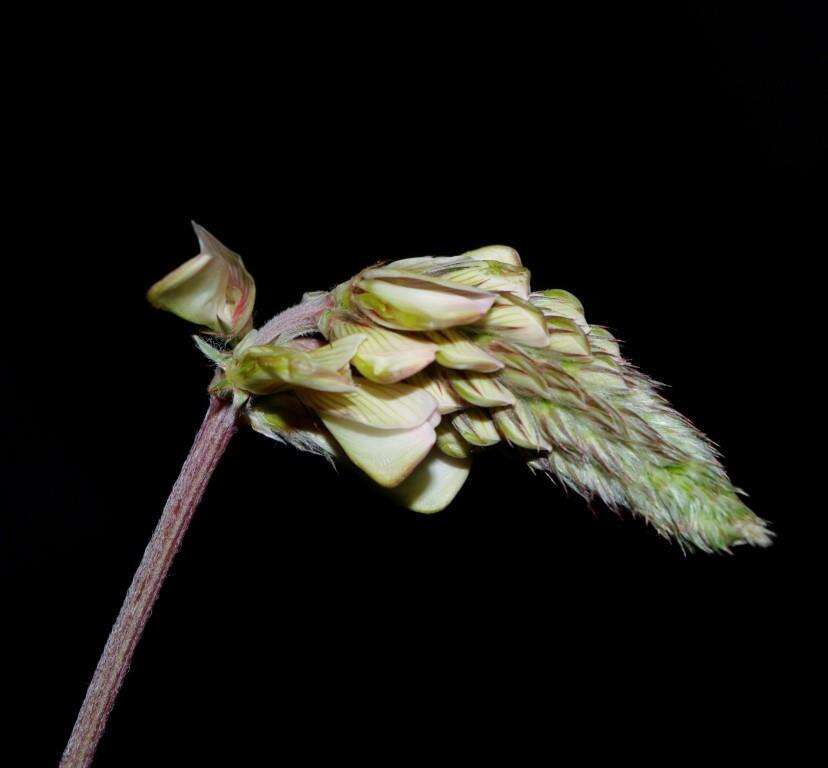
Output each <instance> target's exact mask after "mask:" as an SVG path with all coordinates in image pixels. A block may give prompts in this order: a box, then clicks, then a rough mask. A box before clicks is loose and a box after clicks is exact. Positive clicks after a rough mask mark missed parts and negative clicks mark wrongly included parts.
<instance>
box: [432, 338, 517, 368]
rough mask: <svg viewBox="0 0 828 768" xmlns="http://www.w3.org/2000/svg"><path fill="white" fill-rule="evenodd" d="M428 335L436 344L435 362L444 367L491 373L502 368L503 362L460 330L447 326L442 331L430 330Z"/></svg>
mask: <svg viewBox="0 0 828 768" xmlns="http://www.w3.org/2000/svg"><path fill="white" fill-rule="evenodd" d="M428 337H429V339H431V341H433V342H435V343H436V344H437V351H436V359H437V362H438V363H439V364H440V365H442V366H445V367H446V368H454V369H456V370H460V371H481V372H482V373H491V372H492V371H499V370H500V369H501V368H503V363H501V362H500V361H499V360H498V359H497V358H495V357H493V356H492V355H490V354H489V353H488V352H487V351H486V350H485V349H483V348H482V347H479V346H478V345H477V344H475V343H473V342H471V341H469V339H468V337H467V336H466V335H465V334H464V333H463V332H462V331H458V330H454V329H451V328H448V329H446V330H444V331H431V332H429V333H428Z"/></svg>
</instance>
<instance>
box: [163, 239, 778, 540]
mask: <svg viewBox="0 0 828 768" xmlns="http://www.w3.org/2000/svg"><path fill="white" fill-rule="evenodd" d="M199 236H200V242H201V244H202V248H203V249H204V248H205V243H207V246H208V249H207V252H206V253H205V254H200V255H199V256H198V257H196V259H193V260H191V261H190V262H188V263H187V264H185V265H183V266H182V267H180V268H179V269H178V270H176V271H175V272H173V273H172V274H171V275H170V276H168V277H167V278H165V279H164V280H162V281H161V282H160V283H158V284H157V285H156V286H154V287H153V289H151V291H150V298H151V300H152V301H153V303H154V304H156V305H157V306H162V307H164V308H166V309H169V310H170V311H173V312H175V313H176V314H179V315H181V316H182V317H185V318H187V319H190V320H193V321H195V322H200V323H202V324H204V325H206V326H207V327H208V328H209V329H210V330H211V331H212V332H213V333H216V334H219V335H223V336H225V337H226V338H228V339H234V338H238V337H240V336H242V335H243V333H244V331H245V327H246V324H248V322H249V318H250V311H251V310H252V298H253V295H254V288H253V285H252V280H249V283H248V282H247V280H248V278H249V275H248V274H247V272H246V271H245V270H244V267H243V265H242V264H241V260H240V259H239V257H238V256H236V254H232V252H229V251H227V249H224V248H223V246H220V244H217V241H215V240H213V239H212V238H209V236H208V235H206V233H204V232H203V230H201V231H200V232H199ZM227 254H230V256H229V257H228V256H227ZM188 265H191V266H190V267H188ZM222 272H224V273H226V274H225V275H224V277H222ZM188 281H189V284H190V285H189V286H188ZM205 286H206V287H205ZM189 288H192V290H189ZM211 291H212V293H211ZM317 330H318V334H313V335H308V336H303V337H300V338H296V339H293V338H287V339H283V338H276V339H275V340H273V341H270V342H268V343H264V344H262V343H258V342H259V338H258V335H257V332H256V331H250V332H249V333H247V334H246V335H244V337H243V338H242V340H241V341H240V342H239V343H238V344H236V346H235V348H234V349H233V350H232V352H221V351H219V350H216V349H215V348H213V347H211V346H208V345H206V344H205V343H204V342H201V344H200V346H201V347H202V349H203V350H204V351H205V353H206V354H208V355H209V356H210V357H211V358H212V359H213V360H214V361H215V362H216V363H217V364H218V366H219V367H220V369H221V370H222V371H223V377H222V378H221V380H220V382H219V384H218V385H217V387H218V388H219V389H221V388H226V389H228V390H231V391H232V392H233V395H234V397H235V398H236V400H237V404H238V405H239V407H241V408H244V412H245V415H246V418H247V419H248V421H249V423H250V424H251V426H252V427H253V428H254V429H255V430H257V431H259V432H261V433H263V434H266V435H268V436H270V437H273V438H276V439H279V440H283V441H286V442H289V443H291V444H293V445H295V446H297V447H299V448H301V449H303V450H310V451H313V452H315V453H320V454H324V455H328V456H331V457H339V456H341V455H342V454H344V455H345V456H347V457H348V459H350V461H351V462H353V463H354V464H355V465H356V466H357V467H359V468H360V469H362V470H363V471H364V472H365V473H366V474H367V475H368V476H369V477H371V478H372V479H373V480H374V481H376V482H377V483H378V484H380V485H381V486H384V487H386V488H389V489H391V492H392V493H393V495H394V496H395V498H396V499H397V500H398V501H399V502H400V503H402V504H404V505H406V506H408V507H409V508H411V509H413V510H416V511H420V512H435V511H438V510H440V509H443V508H444V507H445V506H446V505H447V504H449V503H450V502H451V500H452V499H453V498H454V497H455V495H456V494H457V492H458V491H459V490H460V488H461V487H462V485H463V483H464V482H465V480H466V478H467V477H468V474H469V470H470V467H471V463H472V458H473V456H474V453H475V452H476V451H478V450H481V449H483V448H486V447H488V446H492V445H495V444H497V443H503V444H506V445H509V446H512V447H513V448H514V449H515V450H516V451H519V452H520V453H521V454H522V455H523V457H524V458H525V460H526V461H527V463H528V464H529V466H530V467H531V468H533V469H535V470H539V471H541V472H544V473H546V474H548V475H549V476H550V477H552V478H556V479H557V480H558V481H559V482H561V483H562V484H564V485H565V486H566V487H568V488H570V489H572V490H574V491H576V492H577V493H579V494H580V495H582V496H584V497H585V498H587V499H591V498H593V497H598V498H600V499H601V500H602V501H603V502H604V503H605V504H607V505H608V506H609V507H611V508H613V509H617V508H622V507H624V508H628V509H630V510H632V511H633V512H635V513H636V514H639V515H641V516H642V517H643V518H645V519H646V520H647V521H648V522H650V523H651V524H652V525H654V526H655V528H656V529H657V530H658V531H659V532H660V533H662V534H665V535H672V536H675V537H676V538H677V539H678V540H679V541H681V542H684V543H689V544H691V545H695V546H697V547H699V548H701V549H707V550H710V549H727V548H728V547H730V546H731V545H734V544H740V543H751V544H759V545H765V544H767V543H769V541H770V539H769V534H768V532H767V530H766V528H765V525H764V523H763V521H762V520H761V519H759V518H758V517H757V516H756V515H754V514H753V513H752V512H751V511H750V510H749V509H748V508H747V507H746V506H745V505H744V504H743V503H742V501H741V500H740V499H739V496H738V491H737V490H736V489H735V488H734V487H733V486H732V485H731V483H730V481H729V480H728V478H727V475H726V474H725V472H724V470H723V469H722V467H721V465H720V464H719V462H718V460H717V456H716V452H715V450H714V449H713V448H712V446H711V445H710V443H709V442H708V441H707V440H706V439H705V438H704V436H703V435H701V434H700V433H699V432H698V431H697V430H696V429H695V428H694V427H693V426H692V425H691V424H690V423H689V422H688V421H687V420H686V419H685V418H684V417H682V416H681V415H680V414H678V413H677V412H676V411H674V410H673V409H672V408H670V406H669V405H668V404H667V402H666V401H665V400H664V399H663V398H662V397H661V396H660V395H659V394H658V393H657V391H656V387H655V386H654V384H653V383H652V382H651V381H650V380H649V379H648V378H647V377H646V376H644V375H642V374H641V373H640V372H639V371H637V370H636V369H635V368H634V367H633V366H631V365H630V364H629V363H628V362H626V361H625V360H624V359H623V358H622V356H621V353H620V350H619V346H618V343H617V342H616V340H615V339H614V338H613V336H612V334H611V333H609V331H607V330H606V329H605V328H602V327H599V326H595V325H590V324H589V323H587V320H586V318H585V315H584V310H583V307H582V306H581V303H580V302H579V301H578V300H577V299H576V298H575V297H574V296H572V295H571V294H570V293H567V292H566V291H563V290H547V291H539V292H532V291H531V288H530V283H529V272H528V270H527V269H526V268H525V267H523V265H522V264H521V260H520V258H519V256H518V254H517V252H516V251H515V250H513V249H512V248H508V247H505V246H490V247H486V248H481V249H479V250H476V251H470V252H468V253H464V254H461V255H459V256H451V257H424V258H413V259H403V260H401V261H394V262H391V263H388V264H384V265H379V266H374V267H370V268H368V269H365V270H363V271H362V272H360V273H359V274H358V275H356V276H355V277H354V278H352V279H351V280H349V281H348V282H346V283H344V284H342V285H340V286H338V287H337V288H335V289H334V290H333V291H331V292H330V294H329V295H328V299H327V301H326V302H325V308H324V310H323V311H322V312H321V314H320V315H319V320H318V326H317Z"/></svg>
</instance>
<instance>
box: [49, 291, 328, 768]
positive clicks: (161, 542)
mask: <svg viewBox="0 0 828 768" xmlns="http://www.w3.org/2000/svg"><path fill="white" fill-rule="evenodd" d="M328 303H329V299H328V297H327V295H326V294H325V295H320V296H317V297H314V298H313V299H312V300H310V301H308V302H305V303H304V304H298V305H297V306H295V307H291V308H290V309H287V310H285V311H284V312H282V313H281V314H279V315H277V316H276V317H274V318H273V319H272V320H271V321H270V322H268V323H267V324H265V325H264V326H263V327H262V329H261V330H260V331H259V336H258V339H257V343H259V344H264V343H267V342H268V341H271V340H273V339H274V338H276V337H277V336H279V335H281V334H299V333H307V332H310V331H313V330H314V329H315V327H316V321H317V319H318V317H319V315H320V313H321V312H322V311H323V310H324V309H325V307H327V306H328ZM237 427H238V421H237V412H236V411H235V410H234V409H233V406H232V403H231V402H230V401H229V400H219V399H217V398H211V399H210V407H209V408H208V410H207V414H206V415H205V417H204V421H203V422H202V424H201V428H200V429H199V431H198V434H197V435H196V437H195V441H194V442H193V447H192V448H191V449H190V453H189V455H188V456H187V459H186V460H185V462H184V466H182V467H181V473H180V474H179V475H178V479H177V480H176V481H175V485H174V486H173V489H172V492H171V493H170V497H169V498H168V499H167V503H166V505H165V506H164V511H163V512H162V513H161V519H160V520H159V521H158V525H157V526H156V528H155V531H154V532H153V534H152V538H151V539H150V542H149V544H148V545H147V548H146V550H145V551H144V557H143V558H142V560H141V564H140V565H139V566H138V570H137V571H136V572H135V576H134V577H133V579H132V584H131V585H130V587H129V591H128V592H127V595H126V598H124V604H123V605H122V606H121V612H120V613H119V614H118V618H117V619H116V620H115V624H114V626H113V627H112V631H111V632H110V634H109V639H108V640H107V641H106V646H105V647H104V650H103V653H102V654H101V658H100V660H99V661H98V666H97V668H96V669H95V674H94V675H93V676H92V682H91V683H90V684H89V689H88V690H87V692H86V698H85V699H84V700H83V704H82V705H81V709H80V712H79V713H78V719H77V720H76V721H75V727H74V728H73V730H72V735H71V737H70V738H69V743H68V744H67V745H66V750H65V751H64V753H63V757H62V758H61V761H60V768H87V766H89V765H90V764H91V762H92V759H93V757H94V756H95V749H96V747H97V746H98V742H99V741H100V739H101V736H102V735H103V732H104V728H105V727H106V722H107V719H108V718H109V713H110V712H111V711H112V705H113V704H114V703H115V697H116V696H117V695H118V690H119V689H120V687H121V684H122V683H123V681H124V676H125V675H126V673H127V670H128V669H129V665H130V662H131V660H132V654H133V653H134V652H135V647H136V645H137V644H138V641H139V640H140V639H141V634H142V633H143V631H144V627H145V626H146V623H147V619H149V615H150V613H151V612H152V608H153V606H154V605H155V601H156V599H157V597H158V593H159V591H160V589H161V585H162V584H163V583H164V579H165V578H166V576H167V572H168V571H169V570H170V565H171V564H172V561H173V558H174V557H175V555H176V553H177V552H178V548H179V547H180V546H181V540H182V539H183V538H184V534H185V533H186V532H187V528H188V526H189V525H190V520H192V517H193V513H194V512H195V510H196V507H198V504H199V502H200V501H201V497H202V495H203V494H204V489H205V488H206V487H207V483H208V482H209V480H210V477H211V476H212V474H213V470H215V468H216V465H217V464H218V461H219V459H220V458H221V456H222V454H223V453H224V451H225V449H226V448H227V445H228V443H229V442H230V438H232V437H233V435H234V434H235V432H236V429H237Z"/></svg>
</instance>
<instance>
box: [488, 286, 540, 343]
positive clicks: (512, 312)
mask: <svg viewBox="0 0 828 768" xmlns="http://www.w3.org/2000/svg"><path fill="white" fill-rule="evenodd" d="M500 296H501V297H500V299H499V300H498V303H497V304H496V305H495V306H493V307H492V308H491V309H490V310H489V312H488V313H487V314H486V316H485V317H484V318H483V319H482V320H479V321H478V322H477V323H476V326H477V327H479V328H480V329H481V330H484V331H488V332H490V333H493V334H495V335H497V336H501V337H503V338H504V339H507V340H509V341H514V342H518V343H520V344H525V345H526V346H527V347H545V346H547V344H549V334H548V333H547V331H546V318H545V317H544V316H543V312H541V311H540V310H539V309H537V308H536V307H534V306H532V305H531V304H530V303H529V302H526V301H522V300H521V299H518V298H517V297H515V296H511V295H510V294H501V295H500Z"/></svg>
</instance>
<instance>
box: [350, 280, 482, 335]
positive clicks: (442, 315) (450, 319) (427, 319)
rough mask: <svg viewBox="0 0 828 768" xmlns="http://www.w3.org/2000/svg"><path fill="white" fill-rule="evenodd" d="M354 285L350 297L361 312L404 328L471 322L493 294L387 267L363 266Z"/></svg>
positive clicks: (428, 327) (428, 328) (444, 325)
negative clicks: (369, 267)
mask: <svg viewBox="0 0 828 768" xmlns="http://www.w3.org/2000/svg"><path fill="white" fill-rule="evenodd" d="M355 288H356V290H355V291H354V294H353V301H354V302H355V303H356V304H357V306H358V307H359V308H360V309H361V310H362V312H363V313H365V314H366V315H367V316H368V317H370V318H371V319H373V320H374V321H375V322H377V323H379V324H380V325H384V326H387V327H389V328H393V329H396V330H404V331H405V330H414V331H426V330H437V329H440V328H450V327H452V326H455V325H467V324H469V323H473V322H475V321H476V320H479V319H480V318H481V317H482V316H483V315H485V314H486V312H487V311H488V310H489V308H490V307H491V306H492V304H493V303H494V300H495V298H496V294H493V293H489V292H487V291H480V290H478V289H476V288H470V287H465V286H460V285H457V284H454V283H452V282H451V281H449V280H441V279H439V278H434V277H428V276H425V275H417V274H413V273H410V272H405V271H403V270H396V269H395V270H390V269H387V268H379V269H369V270H366V271H365V272H363V273H362V275H361V276H360V278H359V279H358V280H357V281H356V285H355Z"/></svg>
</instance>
